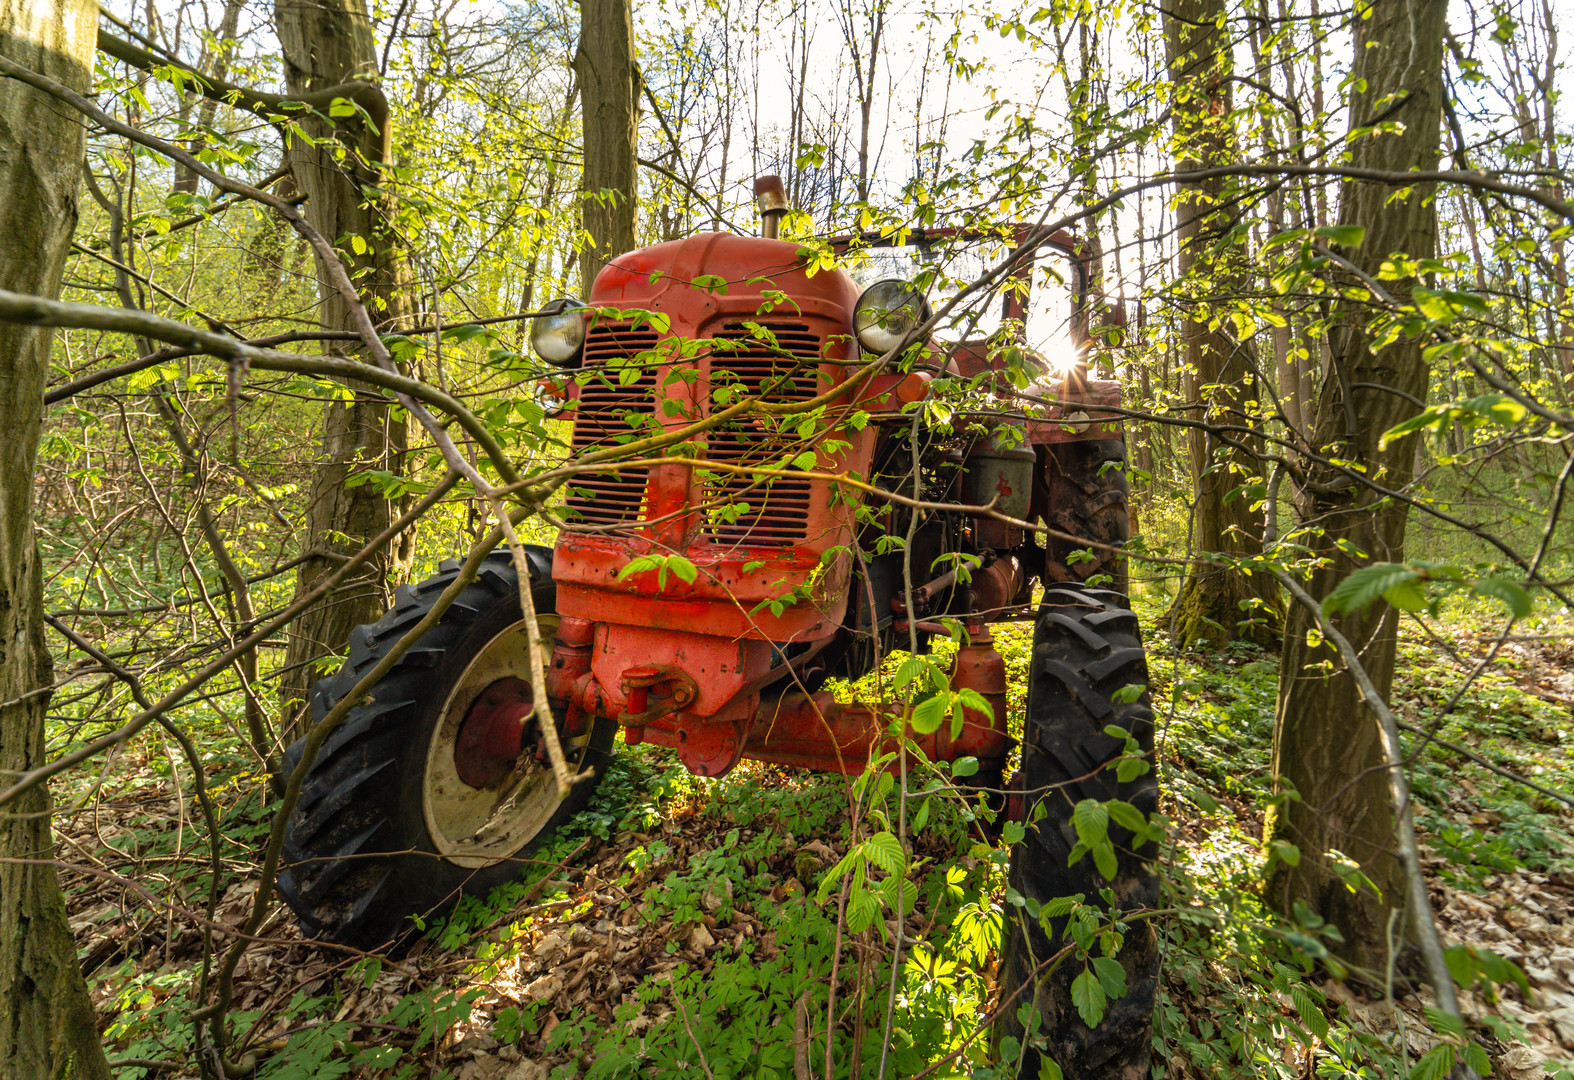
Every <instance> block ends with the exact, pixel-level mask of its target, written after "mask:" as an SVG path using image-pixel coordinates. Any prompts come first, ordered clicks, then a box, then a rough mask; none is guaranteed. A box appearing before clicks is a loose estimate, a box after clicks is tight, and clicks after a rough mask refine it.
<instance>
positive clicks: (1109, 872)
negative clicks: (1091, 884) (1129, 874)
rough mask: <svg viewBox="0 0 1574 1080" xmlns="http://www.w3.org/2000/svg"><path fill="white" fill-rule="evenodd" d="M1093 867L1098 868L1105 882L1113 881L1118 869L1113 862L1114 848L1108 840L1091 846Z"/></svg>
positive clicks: (1116, 864) (1117, 865)
mask: <svg viewBox="0 0 1574 1080" xmlns="http://www.w3.org/2000/svg"><path fill="white" fill-rule="evenodd" d="M1093 865H1094V866H1096V867H1098V871H1099V873H1101V874H1103V875H1104V880H1105V881H1114V880H1115V874H1116V873H1117V872H1118V871H1119V869H1120V867H1119V864H1118V863H1116V861H1115V847H1114V845H1113V844H1111V843H1110V842H1109V841H1108V840H1103V841H1101V842H1099V843H1097V844H1095V845H1093Z"/></svg>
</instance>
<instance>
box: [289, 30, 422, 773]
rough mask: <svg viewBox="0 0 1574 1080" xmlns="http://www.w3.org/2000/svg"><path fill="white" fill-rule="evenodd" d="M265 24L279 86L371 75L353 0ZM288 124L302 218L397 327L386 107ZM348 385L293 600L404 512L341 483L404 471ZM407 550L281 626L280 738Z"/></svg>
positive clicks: (373, 407) (397, 259)
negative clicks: (385, 178) (386, 184)
mask: <svg viewBox="0 0 1574 1080" xmlns="http://www.w3.org/2000/svg"><path fill="white" fill-rule="evenodd" d="M274 24H275V27H276V28H277V30H278V34H279V43H280V45H281V46H282V47H283V51H284V61H285V62H284V76H285V86H286V88H287V89H288V91H289V92H290V93H291V94H303V93H309V92H311V91H314V90H321V89H324V88H326V87H330V86H337V85H340V84H342V83H346V82H349V81H351V80H361V81H365V82H375V81H376V79H377V49H376V42H375V41H374V40H373V37H372V28H371V23H370V21H369V20H368V18H367V14H366V5H365V3H364V0H317V2H314V3H311V4H299V3H287V2H284V0H280V2H278V3H276V4H275V6H274ZM368 100H372V101H374V102H375V101H378V100H380V97H376V96H369V97H368ZM379 113H380V115H379ZM299 123H300V125H301V127H302V129H303V130H305V131H306V133H307V134H308V135H310V136H311V139H312V141H311V142H307V141H306V140H301V139H296V140H292V141H291V144H290V147H289V156H288V161H289V165H290V173H291V177H292V179H293V180H294V182H295V185H296V187H298V188H299V189H300V190H301V191H302V192H303V193H305V194H306V195H307V197H308V201H307V203H306V207H305V213H306V219H307V220H308V221H309V222H310V223H311V224H312V226H313V227H314V228H315V229H316V230H317V231H318V232H319V233H321V234H322V235H323V236H324V237H326V238H327V239H328V240H329V241H330V242H336V243H338V244H340V245H341V250H340V253H339V254H340V258H341V260H342V261H343V263H344V265H345V268H346V269H347V270H349V271H350V273H351V274H352V276H353V279H354V280H355V282H356V285H357V287H358V288H359V290H360V298H361V301H362V302H363V303H364V304H365V305H366V307H367V310H368V311H369V313H370V315H371V319H372V322H373V324H375V325H376V326H377V327H378V329H379V330H380V331H381V332H385V333H386V332H392V331H395V330H398V329H401V328H403V327H404V326H405V325H406V324H407V320H408V318H409V315H410V312H411V310H412V308H413V304H412V300H411V296H410V294H411V290H412V288H413V285H412V279H411V274H410V270H409V263H408V259H407V258H406V255H405V253H404V251H403V249H402V246H401V241H400V239H399V236H398V231H397V229H396V228H395V227H394V223H393V221H392V220H391V218H392V216H393V215H394V214H395V213H396V212H397V206H396V205H395V204H394V202H393V201H392V200H391V199H390V198H389V196H387V195H386V194H384V193H382V192H379V191H377V190H375V189H374V185H376V184H377V183H378V182H379V179H380V175H381V171H382V166H383V165H384V163H385V160H386V157H387V154H388V147H389V144H390V139H389V134H390V133H389V130H388V124H389V119H388V110H387V109H386V107H384V108H381V109H378V110H374V111H373V114H372V115H371V116H370V117H369V118H363V117H362V116H360V115H359V114H357V115H355V116H349V117H340V118H337V119H336V120H334V121H333V122H332V123H330V122H328V121H326V120H323V119H321V118H320V117H315V116H312V117H307V116H303V117H302V118H301V119H300V120H299ZM346 148H347V149H348V150H349V151H350V153H349V155H348V156H347V157H345V158H344V159H342V160H341V159H340V158H339V157H338V156H337V154H338V152H341V151H342V150H344V149H346ZM352 237H353V238H355V241H353V242H352V240H351V238H352ZM317 277H318V281H319V290H320V294H321V311H320V320H321V323H322V327H323V329H325V330H353V329H354V326H353V325H352V324H351V320H350V307H349V305H348V304H347V303H346V302H345V299H344V297H343V296H341V295H340V294H339V292H338V290H337V289H335V288H334V287H333V286H332V285H331V284H329V282H328V275H327V269H326V268H325V267H324V266H322V265H321V262H320V260H319V262H318V266H317ZM347 389H348V390H350V391H351V392H352V393H356V394H357V397H356V399H355V400H353V401H348V402H334V403H333V404H331V405H329V406H328V407H327V412H326V414H325V416H324V418H323V445H322V455H321V458H320V460H319V463H318V466H317V468H316V469H315V470H314V471H313V474H312V482H311V492H310V496H309V501H308V504H307V511H306V525H305V528H304V530H303V532H302V535H301V551H302V554H310V553H319V554H315V555H314V556H313V557H311V558H308V559H307V560H306V561H305V562H303V563H302V564H301V565H300V568H299V569H298V570H297V571H296V584H295V593H296V596H304V595H305V594H307V593H309V592H310V591H311V590H312V589H314V588H316V586H317V583H318V582H319V581H320V580H321V579H322V578H324V577H326V576H327V575H329V574H331V573H333V571H334V570H336V569H337V568H338V566H339V564H340V562H341V561H342V558H343V556H344V555H346V554H352V553H354V552H356V551H359V550H360V548H361V546H362V545H363V544H364V543H365V542H366V541H367V540H369V539H370V538H372V537H373V536H376V535H377V534H378V533H380V532H382V531H383V530H384V529H386V528H387V527H388V525H389V524H390V523H391V522H392V521H394V520H395V519H396V518H397V517H398V516H399V514H400V513H402V512H403V510H404V503H403V502H402V501H401V500H390V499H387V498H385V497H384V496H383V493H382V491H381V490H380V489H379V488H378V487H377V485H375V484H361V485H358V486H355V487H350V486H348V485H347V481H348V480H350V479H351V478H352V477H353V476H354V475H355V474H357V473H361V472H365V471H368V470H376V471H386V472H390V473H394V474H396V475H397V474H400V473H401V472H402V471H403V470H404V468H405V467H406V465H405V459H406V450H407V448H408V445H409V421H408V419H407V418H406V417H405V414H404V411H403V410H390V409H389V408H388V407H387V406H386V405H384V404H382V402H381V400H380V397H381V395H377V397H375V398H374V397H373V395H371V394H370V393H368V392H367V391H368V390H369V387H367V386H365V385H364V384H359V383H352V384H351V385H350V386H349V387H348V388H347ZM414 548H415V530H414V529H410V530H407V531H406V532H405V533H404V535H403V536H402V537H401V538H400V539H399V540H398V541H396V542H395V543H393V544H391V545H389V546H388V547H387V548H385V549H384V551H383V552H382V553H381V554H379V555H377V556H375V557H374V558H372V559H371V560H370V561H369V562H368V563H367V564H366V569H365V571H364V572H363V573H360V574H357V575H355V576H354V577H353V578H352V579H350V580H347V581H345V582H343V583H342V584H341V585H340V586H339V587H338V588H337V589H336V590H335V591H334V592H333V593H332V594H331V595H329V596H327V597H325V598H324V599H323V601H322V602H321V603H319V604H318V605H316V606H315V607H313V608H311V609H310V610H308V611H307V612H306V613H305V614H303V615H302V616H301V617H300V618H299V619H297V620H296V621H295V622H294V623H293V624H292V625H291V627H290V637H289V642H288V645H287V649H286V652H285V670H284V674H283V677H282V678H281V680H280V697H281V703H282V707H283V723H282V724H281V729H280V733H281V736H282V742H284V743H290V742H293V741H294V740H295V739H297V738H299V737H300V736H301V735H303V734H304V733H305V727H306V720H307V717H306V709H305V704H306V701H307V694H308V693H309V691H310V689H311V685H312V683H313V682H315V681H316V680H317V678H318V677H319V675H320V673H321V670H322V667H321V665H320V663H319V660H320V659H322V658H324V657H331V656H332V655H333V654H336V653H340V652H341V651H342V650H343V649H344V648H345V647H346V644H347V642H348V641H349V637H350V631H351V630H352V629H353V628H354V627H356V626H357V625H359V624H361V623H371V622H375V621H376V620H377V618H378V617H379V616H380V615H381V614H382V613H383V611H384V610H386V609H387V608H388V607H389V605H390V604H391V603H392V602H393V588H394V586H395V585H397V584H398V583H399V582H400V581H402V580H404V578H405V577H406V576H408V574H409V570H410V563H411V559H412V556H413V555H414ZM336 556H337V557H336ZM330 663H332V661H331V660H330ZM333 666H337V665H336V664H333Z"/></svg>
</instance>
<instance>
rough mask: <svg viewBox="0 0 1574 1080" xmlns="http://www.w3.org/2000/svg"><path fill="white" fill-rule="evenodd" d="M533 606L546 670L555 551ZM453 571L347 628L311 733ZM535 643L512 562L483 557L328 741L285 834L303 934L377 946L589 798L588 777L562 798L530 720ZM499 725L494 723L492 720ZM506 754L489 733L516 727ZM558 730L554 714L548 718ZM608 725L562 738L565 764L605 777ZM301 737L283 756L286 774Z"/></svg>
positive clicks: (284, 882) (470, 886)
mask: <svg viewBox="0 0 1574 1080" xmlns="http://www.w3.org/2000/svg"><path fill="white" fill-rule="evenodd" d="M527 553H528V558H529V561H530V576H531V596H532V599H533V601H534V604H535V608H536V614H537V626H538V628H539V632H540V637H541V642H542V647H543V648H544V649H545V650H547V657H546V660H547V662H548V663H550V657H551V649H552V643H553V641H554V640H555V638H556V631H557V623H558V619H557V616H556V614H554V612H555V610H556V603H555V600H556V593H555V589H554V587H553V584H552V576H551V566H552V556H551V552H550V551H547V550H545V549H542V548H528V549H527ZM458 573H459V563H457V562H454V561H452V560H450V561H448V562H445V563H444V564H443V565H442V567H441V569H440V572H439V573H438V574H437V575H436V576H435V577H432V578H429V579H427V580H426V581H423V582H421V583H420V584H419V585H414V586H403V587H401V588H400V589H399V591H398V594H397V600H396V602H395V604H394V607H393V610H391V611H389V612H388V613H387V614H386V615H384V616H383V617H382V619H380V620H379V621H378V622H377V623H376V624H375V625H372V626H359V627H356V629H355V630H354V632H353V633H352V634H351V635H350V652H349V657H348V659H347V660H346V661H345V664H344V667H343V668H342V669H341V670H340V671H339V673H338V674H336V675H332V676H330V677H328V678H326V679H323V680H321V681H319V682H318V683H317V684H316V686H314V687H313V688H312V699H311V704H312V718H313V722H314V723H315V722H317V721H320V720H321V719H322V718H323V717H324V716H325V715H327V713H328V711H329V710H330V709H332V708H333V706H334V705H335V703H337V702H338V701H339V700H340V698H342V697H343V696H344V695H345V694H346V693H348V692H349V691H350V690H351V689H352V688H353V687H354V685H355V683H356V682H357V681H358V680H359V679H360V678H361V676H363V675H364V674H365V673H366V672H367V671H369V670H371V668H373V667H374V666H375V665H376V664H377V663H378V662H379V661H380V660H381V659H382V658H383V656H384V655H386V653H387V651H388V650H389V648H390V647H391V646H392V645H393V644H394V643H395V642H397V641H398V640H399V639H400V638H401V637H402V636H403V635H404V634H405V633H406V632H407V631H408V630H409V629H410V628H411V627H413V626H414V625H416V623H418V622H420V621H421V619H422V618H424V617H425V616H426V615H427V613H428V612H429V611H431V609H432V606H433V603H434V602H435V601H436V599H437V598H438V596H440V595H441V594H442V592H443V590H444V589H445V588H447V587H448V585H450V584H451V583H452V582H453V581H454V579H455V578H456V577H457V576H458ZM537 692H539V691H537V690H535V689H534V688H533V687H532V684H531V673H530V665H529V646H528V637H527V634H526V628H525V623H524V616H523V613H522V609H521V605H520V598H519V577H518V574H517V572H516V570H515V568H514V565H513V563H512V561H511V560H510V558H509V556H508V554H507V553H506V552H497V553H494V554H493V555H491V556H489V557H488V558H487V559H486V561H485V562H484V563H483V564H482V566H481V569H480V570H479V572H478V573H477V575H476V578H475V580H474V581H472V582H470V584H468V585H467V586H465V588H464V589H463V590H462V591H461V592H460V593H459V595H458V596H457V597H456V598H455V599H454V602H453V604H452V605H451V606H450V607H449V608H448V610H447V611H446V612H444V613H443V615H442V617H441V618H440V619H439V620H438V621H437V622H436V623H435V624H434V625H433V626H432V627H431V628H430V629H429V630H427V632H426V634H425V635H424V636H422V638H421V639H420V640H419V641H417V642H416V643H415V644H414V645H413V646H411V648H410V649H409V651H408V652H406V653H405V654H404V656H402V657H401V658H400V659H399V661H398V662H397V663H396V664H395V665H394V666H393V668H392V670H390V671H389V672H388V674H387V675H386V676H384V677H383V679H382V681H380V682H379V683H377V685H376V686H375V687H374V688H373V689H372V690H371V692H370V693H369V694H368V695H367V697H366V698H365V699H364V700H363V701H362V702H361V703H360V704H359V705H357V706H356V707H355V708H353V709H352V710H350V713H349V715H348V716H346V717H345V718H344V721H343V722H342V723H341V724H340V725H339V727H338V728H337V729H335V730H334V731H333V732H332V733H331V734H329V736H328V738H327V740H326V741H325V742H324V743H323V745H322V748H321V750H320V751H319V752H318V754H317V757H316V759H315V760H314V761H313V762H312V764H311V769H310V772H309V773H308V774H307V776H306V779H305V783H304V784H303V786H302V788H301V796H300V799H299V801H298V802H297V804H296V806H295V808H294V811H293V812H292V813H291V815H290V819H289V824H288V826H287V830H286V832H285V841H284V852H283V856H284V857H283V862H282V865H283V870H282V871H281V872H280V873H279V877H278V884H279V893H280V895H281V896H282V897H283V899H284V901H285V903H287V904H288V905H289V906H290V907H291V908H292V909H294V911H295V913H296V914H297V915H298V916H299V917H300V921H301V927H302V929H303V930H304V931H305V932H306V934H307V935H308V936H310V937H315V938H323V939H326V940H329V941H334V942H339V943H341V944H346V945H354V946H357V947H360V948H373V947H377V946H380V945H383V944H386V943H387V942H389V941H391V940H393V939H395V938H397V937H398V936H399V935H400V934H401V933H402V932H403V931H405V930H406V929H408V928H410V926H411V923H410V921H409V920H410V916H412V915H419V916H422V917H430V916H433V915H437V914H441V913H442V912H444V911H445V910H447V909H448V908H449V907H451V906H452V905H453V904H454V903H455V902H456V901H457V900H458V898H459V896H460V895H461V894H480V893H484V892H486V891H487V890H489V889H491V888H493V887H494V886H497V885H500V884H502V883H504V882H507V881H512V880H516V879H517V878H518V877H519V876H520V874H521V865H520V861H519V860H521V859H522V858H523V857H525V856H527V855H528V853H529V852H530V851H532V850H533V849H534V848H536V847H538V846H540V845H541V844H542V843H543V842H545V841H546V840H547V839H548V838H549V837H551V836H552V834H553V833H554V832H555V831H556V830H557V829H558V828H559V827H560V826H562V825H563V824H564V823H565V822H567V821H568V820H569V818H571V817H572V816H573V815H574V814H576V813H578V812H579V810H580V809H582V808H583V807H584V805H585V803H586V802H587V801H588V800H589V798H590V795H591V793H592V791H593V789H594V787H595V782H594V781H585V782H582V783H578V784H575V785H574V787H573V788H572V789H571V791H570V793H569V795H568V797H567V798H566V799H563V800H559V798H558V794H557V785H556V782H555V779H554V777H553V775H552V769H551V765H550V764H549V763H547V760H546V753H545V748H544V746H543V745H542V739H541V733H540V730H539V729H538V728H537V727H536V721H535V720H534V719H525V718H526V717H529V716H530V714H531V707H532V704H533V701H534V694H535V693H537ZM500 715H501V719H499V716H500ZM519 720H524V726H523V732H522V735H521V736H520V737H519V740H518V741H519V743H521V744H522V748H521V749H520V752H519V753H518V755H517V757H514V758H512V759H508V758H502V757H500V756H499V753H498V751H497V750H496V746H497V743H496V741H495V739H494V740H493V741H492V742H490V743H489V742H487V740H486V738H485V736H487V735H488V734H489V733H490V732H493V731H494V729H496V728H498V727H500V726H501V727H503V728H505V729H506V728H507V724H508V723H510V722H512V723H514V725H515V726H514V727H513V728H512V729H511V730H513V731H515V732H518V731H519V728H518V723H517V722H518V721H519ZM557 720H558V723H559V729H560V730H561V724H562V717H558V718H557ZM615 731H616V724H615V723H614V722H613V721H611V720H606V719H603V720H598V721H597V722H596V723H595V725H594V726H593V727H591V729H590V730H589V731H587V732H585V733H584V734H582V735H580V736H579V737H578V738H576V739H568V738H566V737H565V738H564V739H563V749H564V752H565V753H566V754H567V755H568V760H569V765H570V767H571V768H576V769H578V770H579V771H580V772H585V771H587V770H596V773H597V775H598V776H599V773H600V770H601V767H602V765H603V764H604V763H605V762H606V761H607V759H608V757H609V755H610V753H611V748H612V738H613V735H614V733H615ZM303 747H304V741H302V742H297V743H296V744H295V745H293V746H291V747H290V748H289V750H287V751H286V752H285V755H284V772H285V773H286V775H287V774H288V773H290V772H291V771H293V769H294V768H295V767H296V765H297V764H299V762H300V760H301V754H302V750H303Z"/></svg>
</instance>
